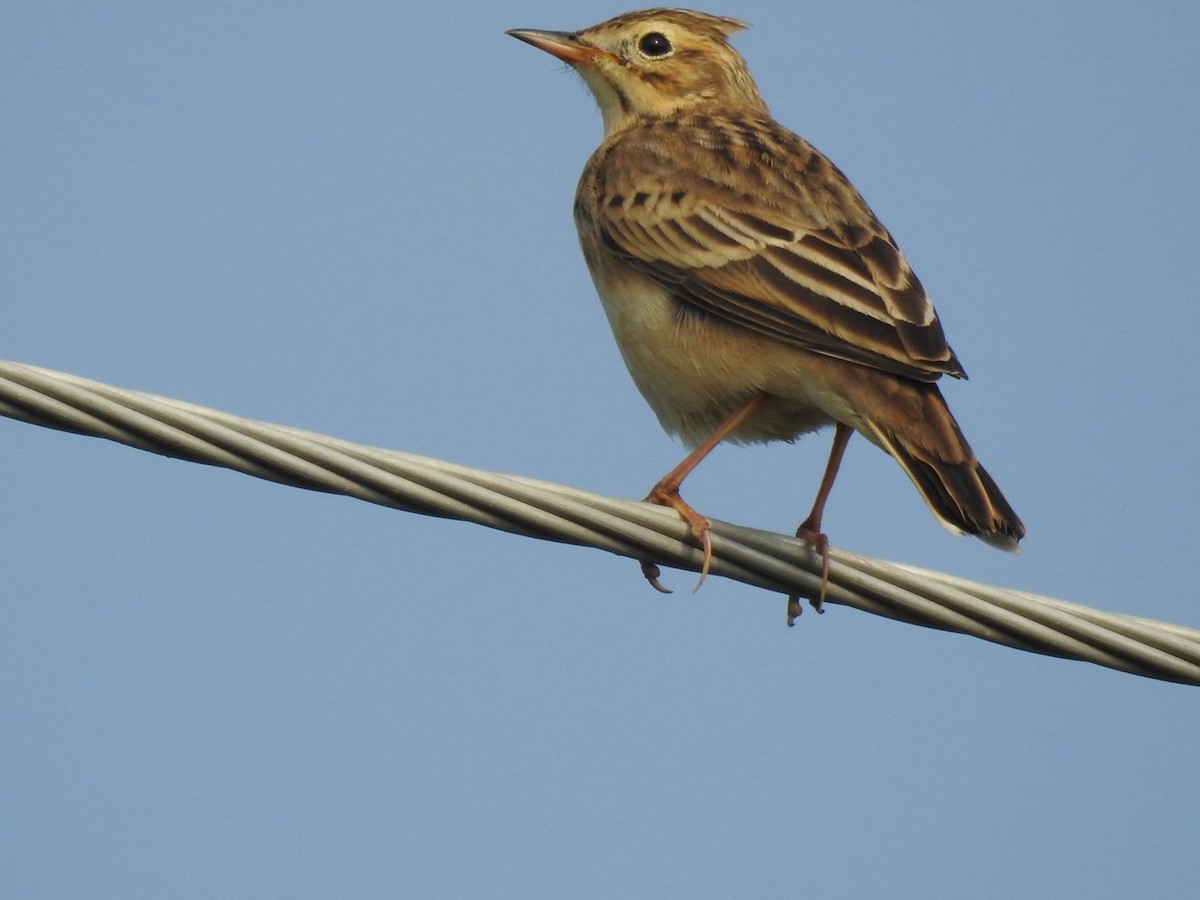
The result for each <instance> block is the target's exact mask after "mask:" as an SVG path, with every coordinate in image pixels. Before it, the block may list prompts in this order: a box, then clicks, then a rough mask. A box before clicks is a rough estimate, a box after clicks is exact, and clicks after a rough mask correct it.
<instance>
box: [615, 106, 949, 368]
mask: <svg viewBox="0 0 1200 900" xmlns="http://www.w3.org/2000/svg"><path fill="white" fill-rule="evenodd" d="M664 127H667V126H664V125H663V123H661V122H660V123H652V124H647V125H644V126H641V127H639V128H635V129H632V130H631V131H629V132H627V133H626V134H625V135H623V136H622V137H621V139H620V140H618V141H616V142H615V143H614V144H613V145H610V147H609V148H608V150H607V152H606V153H605V154H604V155H603V157H602V158H601V159H600V160H599V161H598V162H599V168H598V170H597V173H596V176H597V177H596V182H595V184H596V188H595V191H596V193H595V196H594V202H595V205H596V214H597V215H596V218H597V220H598V222H597V226H598V227H599V229H600V238H601V240H603V241H604V242H605V244H606V245H607V246H608V248H609V249H611V250H612V251H614V252H616V253H618V254H619V255H621V256H622V257H623V258H624V259H625V260H626V261H627V262H629V263H630V264H631V265H634V266H636V267H637V268H638V269H639V270H641V271H642V272H644V273H645V274H647V275H649V276H650V277H652V278H654V279H655V280H656V281H658V282H660V283H661V284H663V285H665V286H667V287H669V288H670V290H671V291H672V292H673V294H674V296H675V297H676V298H677V299H679V300H681V301H683V302H685V303H688V304H691V305H693V306H694V307H695V308H697V309H699V310H702V311H704V312H706V313H708V314H711V315H713V316H715V317H717V318H719V319H723V320H725V321H727V322H730V323H734V324H736V325H739V326H741V327H743V328H747V329H749V330H750V331H754V332H757V333H758V334H761V335H764V336H767V337H770V338H773V339H776V340H779V341H782V342H785V343H790V344H793V345H795V346H798V347H802V348H804V349H806V350H810V351H813V352H816V353H822V354H825V355H827V356H832V357H836V358H839V359H845V360H850V361H852V362H857V363H862V364H865V365H868V366H872V367H875V368H878V369H882V370H884V371H888V372H893V373H895V374H899V375H904V376H907V377H909V378H915V379H918V380H923V381H932V380H935V379H937V378H939V377H940V376H941V375H943V374H949V375H953V376H956V377H965V373H964V372H963V369H962V366H961V365H959V362H958V360H957V359H956V358H955V356H954V353H953V351H952V350H951V349H950V347H949V346H948V345H947V343H946V338H945V335H944V334H943V332H942V326H941V323H940V322H939V321H938V318H937V313H936V312H935V311H934V308H933V304H932V303H930V301H929V298H928V297H927V296H926V294H925V289H924V288H923V287H922V286H921V283H920V281H918V280H917V277H916V275H915V274H913V272H912V270H911V269H910V268H909V265H908V261H907V260H906V259H905V258H904V255H903V254H902V253H901V252H900V250H899V249H898V248H897V247H896V244H895V242H894V241H893V240H892V237H891V235H890V234H889V233H888V232H887V230H886V229H885V228H884V227H883V225H881V224H880V222H879V220H878V219H876V217H875V215H874V213H872V212H871V210H870V208H869V207H868V206H867V205H866V203H865V202H864V201H863V199H862V197H861V196H860V195H859V194H858V192H857V191H856V190H855V189H854V187H853V186H852V185H851V184H850V182H849V181H848V180H847V179H846V177H845V176H844V175H843V174H842V173H841V172H840V171H839V170H838V169H837V168H836V167H835V166H834V165H833V164H832V163H830V162H829V161H828V160H827V159H826V158H825V157H824V156H822V155H821V154H820V153H818V152H817V151H816V150H815V149H813V148H812V147H811V146H810V145H809V144H808V143H806V142H805V141H804V140H802V139H801V138H799V137H797V136H796V135H794V134H792V133H791V132H789V131H786V130H784V129H783V128H780V127H779V126H777V125H775V124H774V123H773V122H764V121H759V122H755V123H749V124H747V123H743V124H742V125H741V127H740V128H732V129H731V128H729V127H728V123H725V126H724V127H721V128H719V129H718V128H716V127H714V126H713V125H712V123H711V120H707V119H701V120H699V121H698V124H695V125H693V126H692V127H691V128H690V129H688V128H686V127H684V128H680V127H679V123H676V126H675V128H673V129H672V130H674V131H676V132H677V133H676V135H675V137H676V138H678V137H683V138H684V140H683V141H679V140H676V139H672V140H669V141H664V140H662V138H663V137H664V135H663V134H661V133H657V134H656V133H655V129H656V128H658V129H661V128H664Z"/></svg>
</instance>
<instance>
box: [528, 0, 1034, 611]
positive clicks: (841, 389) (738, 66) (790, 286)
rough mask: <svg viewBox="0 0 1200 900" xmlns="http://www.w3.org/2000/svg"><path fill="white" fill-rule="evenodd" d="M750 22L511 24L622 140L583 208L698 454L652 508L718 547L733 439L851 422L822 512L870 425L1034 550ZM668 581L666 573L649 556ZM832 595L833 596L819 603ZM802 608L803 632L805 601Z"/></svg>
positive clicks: (870, 236)
mask: <svg viewBox="0 0 1200 900" xmlns="http://www.w3.org/2000/svg"><path fill="white" fill-rule="evenodd" d="M746 27H747V25H746V23H744V22H741V21H739V20H737V19H732V18H727V17H724V16H717V15H710V14H707V13H702V12H696V11H693V10H686V9H670V8H662V7H656V8H652V9H645V10H638V11H634V12H629V13H625V14H623V15H619V16H616V17H615V18H612V19H608V20H607V21H604V22H601V23H600V24H598V25H593V26H591V27H589V28H584V29H583V30H581V31H573V32H563V31H543V30H537V29H529V28H520V29H513V30H511V31H508V32H507V34H509V35H511V36H512V37H515V38H518V39H520V40H522V41H524V42H526V43H528V44H531V45H532V46H534V47H536V48H538V49H540V50H544V51H546V52H547V53H549V54H551V55H552V56H555V57H557V58H558V59H560V60H562V61H564V62H566V63H567V64H568V65H569V66H570V67H572V68H573V69H574V70H575V71H576V72H577V73H578V74H579V75H580V76H582V78H583V81H584V82H585V83H586V85H587V86H588V88H590V90H591V92H592V94H593V95H594V97H595V100H596V103H597V105H598V106H599V108H600V115H601V118H602V119H603V125H604V137H603V140H602V142H601V144H600V146H599V147H598V148H597V149H596V151H595V152H594V153H593V154H592V156H591V158H590V159H589V160H588V162H587V164H586V165H585V167H584V170H583V174H582V176H581V177H580V180H579V185H578V188H577V190H576V194H575V202H574V218H575V225H576V228H577V230H578V233H579V241H580V245H581V248H582V250H583V256H584V259H585V261H586V263H587V267H588V270H589V272H590V274H591V277H592V280H593V282H594V283H595V286H596V290H597V293H598V294H599V296H600V301H601V304H602V306H603V308H604V312H605V314H606V317H607V319H608V322H609V325H610V326H611V328H612V332H613V336H614V338H615V340H616V343H617V346H618V348H619V349H620V352H621V356H622V357H623V359H624V362H625V365H626V367H627V368H628V370H629V373H630V375H631V376H632V377H633V381H634V383H635V384H636V386H637V388H638V389H639V391H640V392H641V394H642V396H643V397H644V398H645V399H646V401H647V403H648V404H649V405H650V407H651V409H652V410H653V411H654V413H655V414H656V416H657V417H658V420H659V422H660V423H661V425H662V426H663V428H664V429H665V430H666V431H667V432H668V433H670V434H673V435H677V436H679V437H680V438H682V440H683V441H684V443H685V444H686V445H687V446H688V447H689V448H691V452H690V453H689V454H688V455H687V456H686V457H685V458H684V459H683V460H682V461H681V462H680V463H679V465H678V466H676V467H675V468H674V469H672V470H671V471H670V472H669V473H668V474H667V475H666V476H664V477H663V478H662V479H661V480H659V481H658V482H657V483H656V484H655V486H654V488H653V489H652V490H651V491H650V493H649V495H648V496H647V497H646V500H647V501H648V502H650V503H654V504H657V505H661V506H666V507H669V508H671V509H674V510H675V511H676V512H677V513H678V514H679V515H680V516H681V517H682V518H683V520H684V521H685V522H686V523H687V525H688V528H689V532H690V534H691V536H692V538H693V539H694V540H695V541H696V542H697V543H698V545H699V546H700V548H701V549H702V551H703V563H702V566H701V580H703V578H704V575H705V574H707V572H708V570H709V567H710V564H711V560H712V542H711V538H710V534H709V532H710V523H709V521H708V519H707V518H706V517H705V516H703V515H701V514H700V513H699V512H697V511H696V510H695V509H693V508H692V507H691V506H690V505H689V504H688V503H687V502H686V501H684V500H683V498H682V497H681V495H680V487H681V485H682V484H683V481H684V479H685V478H686V477H687V476H688V475H689V474H690V473H691V472H692V471H693V470H694V469H695V468H696V466H697V465H699V463H700V462H701V460H703V459H704V457H705V456H707V455H708V453H709V452H711V451H712V449H713V448H714V447H716V446H717V445H718V444H720V443H722V442H723V441H730V442H733V443H759V442H768V441H779V440H781V441H789V442H790V441H793V440H795V439H797V438H798V437H800V436H801V435H804V434H806V433H809V432H813V431H816V430H818V429H821V428H823V427H827V426H830V425H832V426H833V428H834V435H833V445H832V448H831V451H830V454H829V458H828V463H827V464H826V467H825V471H824V475H823V477H822V479H821V482H820V486H819V489H818V491H817V495H816V499H815V501H814V503H813V506H812V510H811V512H810V513H809V515H808V516H807V518H805V520H804V521H803V522H802V523H801V525H800V527H799V528H798V529H797V531H796V536H797V537H799V538H801V539H803V540H804V541H806V542H807V543H808V544H809V545H810V546H812V547H813V548H814V550H815V551H817V552H819V553H820V556H821V564H822V570H821V571H822V580H821V590H820V594H821V597H820V599H822V600H823V598H824V594H825V588H826V585H827V583H828V577H829V541H828V538H827V536H826V535H825V533H824V532H823V531H822V524H821V523H822V518H823V515H824V510H825V504H826V501H827V500H828V497H829V493H830V489H831V488H832V486H833V482H834V479H835V478H836V476H837V473H838V469H839V467H840V465H841V461H842V456H843V454H844V452H845V449H846V444H847V442H848V441H849V439H850V437H851V435H852V434H853V433H854V432H858V433H859V434H861V435H863V436H864V437H865V438H866V439H867V440H868V441H870V442H871V443H872V444H875V445H877V446H878V447H880V448H882V449H883V450H884V451H886V452H887V453H889V454H890V455H891V456H892V457H893V458H894V459H895V460H896V462H898V463H899V464H900V467H901V468H902V469H903V470H904V472H905V473H906V474H907V475H908V477H909V478H910V479H911V480H912V483H913V484H914V485H915V487H916V489H917V492H918V493H919V494H920V495H921V497H922V498H923V499H924V501H925V503H926V504H927V505H928V506H929V509H930V510H931V511H932V513H933V515H934V517H935V518H936V519H937V521H938V522H940V523H941V524H942V525H943V526H945V527H946V528H947V529H949V530H950V531H952V532H955V533H958V534H970V535H975V536H977V537H979V538H981V539H982V540H984V541H986V542H987V543H989V544H992V545H994V546H996V547H999V548H1001V549H1004V550H1009V551H1013V552H1016V551H1017V549H1018V542H1019V541H1020V540H1021V538H1022V537H1024V535H1025V526H1024V524H1023V523H1022V522H1021V520H1020V518H1019V517H1018V516H1017V514H1016V513H1015V512H1014V511H1013V509H1012V507H1011V506H1010V505H1009V503H1008V501H1007V500H1006V499H1005V498H1004V495H1003V494H1002V493H1001V491H1000V489H999V487H998V486H997V485H996V482H995V481H994V480H993V479H992V477H991V476H990V475H988V473H987V471H986V470H985V469H984V468H983V466H981V465H980V463H979V461H978V459H977V458H976V456H975V453H974V451H972V449H971V447H970V445H969V444H968V443H967V440H966V438H965V437H964V436H963V433H962V431H961V429H960V428H959V426H958V423H957V422H956V421H955V419H954V416H953V415H952V414H951V412H950V409H949V407H948V406H947V405H946V401H945V399H944V398H943V396H942V393H941V391H940V390H939V389H938V385H937V382H938V380H939V379H940V378H941V377H942V376H950V377H951V378H960V379H963V378H966V372H965V370H964V369H963V367H962V365H961V363H960V362H959V360H958V358H957V357H956V356H955V354H954V352H953V350H952V349H951V348H950V346H949V344H948V343H947V341H946V337H945V334H944V331H943V329H942V325H941V322H940V320H939V319H938V316H937V313H936V311H935V310H934V307H933V304H932V302H931V301H930V299H929V297H928V295H927V294H926V291H925V288H924V287H923V286H922V284H921V282H920V281H919V280H918V279H917V276H916V274H915V273H914V272H913V270H912V268H911V267H910V265H909V262H908V260H907V259H906V257H905V256H904V254H903V253H902V252H901V251H900V249H899V247H898V246H897V244H896V241H895V240H894V239H893V237H892V235H891V233H890V232H889V231H888V230H887V229H886V228H884V226H883V225H882V224H881V223H880V221H879V219H878V217H877V216H876V215H875V213H874V212H873V211H872V210H871V208H870V207H869V206H868V205H867V203H866V201H865V200H864V199H863V198H862V196H861V195H860V194H859V192H858V190H857V189H856V188H855V187H854V186H853V185H852V184H851V182H850V181H849V179H848V178H847V177H846V176H845V175H844V174H843V173H842V172H841V170H839V169H838V168H837V166H835V165H834V164H833V163H832V162H831V161H830V160H829V159H828V158H827V157H825V156H824V155H823V154H821V153H820V152H819V151H818V150H816V149H815V148H814V147H813V146H812V145H811V144H809V143H808V141H806V140H805V139H803V138H802V137H800V136H799V135H797V134H795V133H793V132H791V131H789V130H788V129H787V128H785V127H784V126H782V125H780V124H779V123H778V122H776V121H775V119H774V118H772V116H771V113H770V112H769V111H768V109H767V105H766V103H765V102H764V100H763V99H762V96H761V95H760V93H759V90H758V87H757V86H756V84H755V82H754V79H753V77H752V76H751V74H750V70H749V68H748V66H747V64H746V62H745V60H744V59H743V58H742V56H741V54H740V53H739V52H738V51H737V50H736V49H734V47H733V46H732V45H731V44H730V42H729V38H730V36H731V35H733V34H735V33H736V32H738V31H740V30H741V29H743V28H746ZM642 569H643V574H645V576H646V577H647V579H648V580H649V581H650V582H651V584H652V585H654V586H655V587H656V588H658V589H659V590H666V589H665V588H664V587H663V586H662V585H661V583H660V582H659V581H658V575H659V571H658V568H657V566H655V565H654V564H653V562H651V561H643V562H642ZM819 608H820V607H819V606H818V609H819ZM797 610H798V605H797V603H796V598H795V597H792V598H790V599H789V624H790V623H791V621H792V619H793V612H796V613H797V614H798V611H797Z"/></svg>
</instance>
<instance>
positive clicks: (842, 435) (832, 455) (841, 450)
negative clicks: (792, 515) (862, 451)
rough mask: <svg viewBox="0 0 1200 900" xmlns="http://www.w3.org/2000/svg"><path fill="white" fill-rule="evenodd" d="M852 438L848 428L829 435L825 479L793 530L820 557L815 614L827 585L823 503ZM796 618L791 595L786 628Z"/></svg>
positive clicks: (797, 606)
mask: <svg viewBox="0 0 1200 900" xmlns="http://www.w3.org/2000/svg"><path fill="white" fill-rule="evenodd" d="M852 434H854V429H853V428H851V427H850V426H849V425H843V424H842V423H841V422H838V423H837V428H836V430H835V431H834V433H833V446H832V447H831V448H830V450H829V462H827V463H826V464H825V475H824V477H823V478H822V479H821V486H820V487H819V488H817V499H816V500H814V501H813V507H812V512H810V513H809V514H808V518H807V519H805V520H804V521H803V522H801V523H800V527H799V528H797V529H796V537H798V538H800V539H802V540H804V541H806V542H808V543H809V544H810V545H812V548H813V549H814V550H816V551H817V552H818V553H820V554H821V593H820V594H819V595H818V596H817V599H816V600H815V601H814V602H813V608H814V609H815V610H816V611H817V612H823V609H822V607H823V605H824V603H825V588H826V587H827V586H828V585H829V538H827V537H826V536H825V534H824V532H822V531H821V518H822V516H824V515H825V501H826V500H828V499H829V492H830V491H831V490H832V489H833V480H834V479H835V478H837V473H838V467H839V466H841V464H842V457H843V456H844V455H845V453H846V445H847V444H848V443H849V442H850V435H852ZM798 615H800V595H799V594H792V595H791V596H789V597H788V625H789V626H791V625H794V624H795V620H796V616H798Z"/></svg>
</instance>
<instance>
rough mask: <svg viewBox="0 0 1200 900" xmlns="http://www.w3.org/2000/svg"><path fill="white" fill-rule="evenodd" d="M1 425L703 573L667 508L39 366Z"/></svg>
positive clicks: (941, 618)
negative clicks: (8, 422)
mask: <svg viewBox="0 0 1200 900" xmlns="http://www.w3.org/2000/svg"><path fill="white" fill-rule="evenodd" d="M0 413H2V414H3V415H6V416H9V417H10V418H14V419H20V420H23V421H26V422H32V423H34V424H37V425H44V426H46V427H48V428H57V429H59V430H63V431H72V432H76V433H79V434H87V435H92V436H95V437H103V438H108V439H110V440H114V441H120V442H121V443H124V444H129V445H130V446H133V447H138V448H140V449H142V450H149V451H151V452H154V453H159V454H162V455H164V456H172V457H177V458H180V459H186V460H191V461H192V462H199V463H205V464H208V465H216V466H224V467H226V468H230V469H234V470H236V471H239V472H244V473H246V474H247V475H254V476H256V477H258V478H265V479H269V480H271V481H277V482H280V483H282V484H287V485H291V486H293V487H302V488H307V489H309V490H316V491H326V492H332V493H340V494H346V495H349V496H351V497H357V498H358V499H360V500H366V501H368V502H371V503H377V504H381V505H383V506H391V507H395V508H397V509H403V510H408V511H410V512H416V513H421V514H424V515H434V516H443V517H447V518H455V519H463V520H466V521H469V522H475V523H477V524H480V525H487V526H488V527H490V528H498V529H501V530H504V531H510V532H514V533H516V534H522V535H527V536H530V537H537V538H541V539H543V540H552V541H560V542H564V543H571V544H581V545H586V546H590V547H597V548H599V549H602V550H607V551H609V552H610V553H616V554H619V555H621V556H628V557H632V558H634V559H652V560H655V561H657V562H661V563H664V564H667V565H671V566H676V567H679V568H685V569H691V570H692V571H698V570H699V567H700V563H701V554H700V551H699V549H697V548H696V547H694V546H692V545H691V543H689V537H688V531H687V526H686V525H684V523H683V522H682V521H681V520H680V519H679V517H678V516H677V515H676V514H675V513H674V512H673V511H671V510H667V509H663V508H660V507H655V506H651V505H649V504H646V503H636V502H633V501H629V500H620V499H617V498H614V497H605V496H602V495H599V494H592V493H588V492H586V491H581V490H577V489H575V488H570V487H565V486H563V485H558V484H552V483H549V482H543V481H536V480H534V479H531V478H523V477H518V476H513V475H502V474H498V473H495V472H485V471H480V470H478V469H471V468H467V467H465V466H457V465H453V464H451V463H447V462H443V461H441V460H436V459H429V458H426V457H421V456H415V455H413V454H409V453H399V452H396V451H393V450H384V449H380V448H377V447H367V446H363V445H360V444H353V443H350V442H348V441H342V440H339V439H337V438H333V437H328V436H326V435H322V434H316V433H313V432H307V431H301V430H299V429H296V428H289V427H286V426H282V425H272V424H269V423H266V422H259V421H255V420H252V419H243V418H239V417H237V416H232V415H229V414H228V413H223V412H220V411H218V410H214V409H208V408H206V407H202V406H196V405H193V404H190V403H184V402H182V401H180V400H173V399H170V398H167V397H158V396H154V395H152V394H145V393H141V392H137V391H127V390H122V389H120V388H115V387H112V386H110V385H106V384H102V383H100V382H96V381H90V380H88V379H84V378H79V377H77V376H74V375H68V374H66V373H63V372H56V371H53V370H50V369H43V368H39V367H36V366H29V365H24V364H21V363H13V362H3V361H0ZM712 544H713V561H712V567H711V572H712V574H713V575H722V576H725V577H727V578H733V579H735V580H737V581H741V582H744V583H746V584H750V585H754V586H757V587H761V588H766V589H767V590H771V591H778V592H780V593H784V594H800V595H803V596H806V597H813V596H816V595H817V593H818V591H819V589H820V565H821V564H820V559H819V558H818V557H817V556H816V554H814V553H813V552H812V551H811V549H809V548H808V546H807V545H806V544H804V543H803V542H802V541H799V540H797V539H795V538H792V537H788V536H784V535H779V534H773V533H771V532H766V531H759V530H757V529H752V528H745V527H742V526H738V525H732V524H729V523H727V522H721V521H719V520H715V519H714V520H713V521H712ZM829 556H830V568H829V585H828V588H827V590H826V594H825V600H826V602H828V603H838V604H843V605H846V606H853V607H855V608H856V609H860V610H863V611H864V612H870V613H875V614H877V615H882V616H887V617H889V618H893V619H898V620H901V621H904V622H910V623H912V624H915V625H923V626H926V627H929V628H938V629H942V630H946V631H956V632H960V633H962V634H969V635H973V636H975V637H979V638H983V639H984V640H988V641H993V642H995V643H998V644H1004V645H1006V646H1009V647H1016V648H1019V649H1021V650H1028V651H1031V652H1035V653H1044V654H1048V655H1052V656H1060V657H1065V658H1070V659H1079V660H1084V661H1087V662H1093V663H1096V664H1098V665H1102V666H1108V667H1110V668H1113V669H1119V670H1121V671H1124V672H1131V673H1134V674H1137V675H1143V676H1146V677H1148V678H1159V679H1163V680H1167V681H1176V682H1181V683H1185V684H1200V631H1197V630H1195V629H1190V628H1185V627H1182V626H1178V625H1171V624H1168V623H1165V622H1157V621H1153V620H1150V619H1141V618H1135V617H1133V616H1126V615H1120V614H1116V613H1108V612H1101V611H1099V610H1095V609H1090V608H1088V607H1085V606H1079V605H1076V604H1073V603H1067V602H1065V601H1062V600H1055V599H1053V598H1050V597H1041V596H1037V595H1035V594H1028V593H1024V592H1022V591H1014V590H1008V589H1004V588H997V587H990V586H988V585H983V584H978V583H976V582H972V581H968V580H966V579H963V578H957V577H955V576H952V575H947V574H944V573H941V572H935V571H931V570H928V569H920V568H917V567H915V566H909V565H904V564H898V563H891V562H885V561H884V560H879V559H873V558H871V557H865V556H859V555H857V554H854V553H850V552H847V551H845V550H837V549H833V550H831V551H830V555H829Z"/></svg>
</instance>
